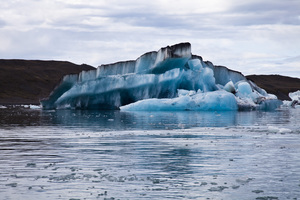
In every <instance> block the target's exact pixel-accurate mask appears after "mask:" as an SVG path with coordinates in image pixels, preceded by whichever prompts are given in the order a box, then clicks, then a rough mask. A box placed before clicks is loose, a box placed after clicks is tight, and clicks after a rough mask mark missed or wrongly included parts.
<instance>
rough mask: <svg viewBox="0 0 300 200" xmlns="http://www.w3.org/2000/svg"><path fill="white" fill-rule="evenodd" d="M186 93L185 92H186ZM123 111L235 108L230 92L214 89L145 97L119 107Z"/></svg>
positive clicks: (235, 104) (233, 98)
mask: <svg viewBox="0 0 300 200" xmlns="http://www.w3.org/2000/svg"><path fill="white" fill-rule="evenodd" d="M186 94H187V93H186ZM120 109H121V110H123V111H180V110H182V111H183V110H197V111H208V110H237V109H238V106H237V101H236V99H235V97H234V95H233V94H232V93H228V92H225V91H214V92H206V93H196V94H194V95H191V96H189V95H185V96H179V97H177V98H173V99H146V100H141V101H137V102H135V103H132V104H129V105H126V106H122V107H120Z"/></svg>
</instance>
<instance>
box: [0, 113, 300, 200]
mask: <svg viewBox="0 0 300 200" xmlns="http://www.w3.org/2000/svg"><path fill="white" fill-rule="evenodd" d="M299 134H300V110H299V109H282V110H279V111H275V112H256V111H253V112H120V111H79V110H56V111H55V110H53V111H42V110H32V109H20V108H11V109H0V155H1V156H0V162H1V165H0V194H1V195H0V199H68V200H69V199H208V198H209V199H276V198H277V199H294V198H299V197H300V153H299V152H300V137H299V136H300V135H299Z"/></svg>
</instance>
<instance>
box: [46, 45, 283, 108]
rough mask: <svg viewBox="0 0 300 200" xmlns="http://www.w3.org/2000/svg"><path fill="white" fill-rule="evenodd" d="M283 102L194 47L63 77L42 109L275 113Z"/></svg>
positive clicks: (167, 50) (165, 50)
mask: <svg viewBox="0 0 300 200" xmlns="http://www.w3.org/2000/svg"><path fill="white" fill-rule="evenodd" d="M281 103H282V102H281V101H279V100H277V97H276V96H275V95H270V94H267V93H266V91H265V90H263V89H261V88H259V87H258V86H257V85H255V84H254V83H253V82H251V81H249V80H247V79H246V78H245V76H243V75H242V74H241V73H240V72H236V71H233V70H230V69H228V68H226V67H223V66H215V65H213V64H212V63H211V62H209V61H203V59H202V57H200V56H197V55H193V54H192V53H191V45H190V43H180V44H176V45H173V46H167V47H165V48H161V49H160V50H159V51H157V52H149V53H146V54H144V55H142V56H141V57H139V58H138V59H137V60H134V61H125V62H118V63H114V64H108V65H101V66H99V67H98V68H97V69H95V70H91V71H83V72H81V73H80V74H78V75H76V74H75V75H67V76H65V77H64V78H63V80H62V82H61V83H60V85H58V86H57V87H56V88H55V89H54V91H53V92H52V93H51V94H50V96H49V97H48V98H47V99H44V100H42V101H41V105H42V107H43V108H44V109H67V108H76V109H121V110H126V111H129V110H253V109H260V110H272V109H276V108H277V107H279V106H280V104H281Z"/></svg>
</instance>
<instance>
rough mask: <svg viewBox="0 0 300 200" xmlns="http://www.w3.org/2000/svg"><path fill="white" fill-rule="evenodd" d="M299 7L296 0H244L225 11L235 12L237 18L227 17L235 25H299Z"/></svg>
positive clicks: (299, 4) (298, 2)
mask: <svg viewBox="0 0 300 200" xmlns="http://www.w3.org/2000/svg"><path fill="white" fill-rule="evenodd" d="M299 9H300V1H298V0H287V1H281V0H272V1H270V0H266V1H244V3H242V4H239V5H233V6H232V8H231V9H230V10H229V11H228V12H227V13H236V14H237V19H233V18H230V17H229V19H228V20H233V23H235V24H236V25H261V24H292V25H300V19H299Z"/></svg>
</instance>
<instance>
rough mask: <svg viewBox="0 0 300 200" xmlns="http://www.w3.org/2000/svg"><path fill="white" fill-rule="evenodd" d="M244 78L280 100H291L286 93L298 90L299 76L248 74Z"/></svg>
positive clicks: (299, 88) (299, 84)
mask: <svg viewBox="0 0 300 200" xmlns="http://www.w3.org/2000/svg"><path fill="white" fill-rule="evenodd" d="M246 78H247V79H248V80H251V81H252V82H254V83H255V84H256V85H257V86H258V87H261V88H263V89H265V90H266V91H267V92H268V93H271V94H275V95H276V96H277V97H278V99H280V100H291V99H290V97H289V96H288V94H289V93H290V92H295V91H297V90H300V79H299V78H292V77H288V76H280V75H249V76H246Z"/></svg>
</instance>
